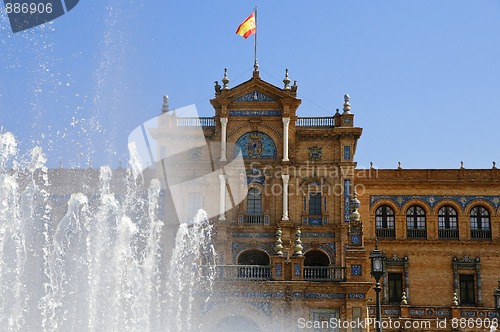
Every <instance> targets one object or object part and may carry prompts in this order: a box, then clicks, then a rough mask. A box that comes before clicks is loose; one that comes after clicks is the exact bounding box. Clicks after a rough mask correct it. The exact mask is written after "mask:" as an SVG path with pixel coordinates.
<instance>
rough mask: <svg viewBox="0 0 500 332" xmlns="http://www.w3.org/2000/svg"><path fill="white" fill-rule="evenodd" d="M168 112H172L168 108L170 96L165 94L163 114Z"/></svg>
mask: <svg viewBox="0 0 500 332" xmlns="http://www.w3.org/2000/svg"><path fill="white" fill-rule="evenodd" d="M168 112H170V110H169V108H168V96H167V95H164V96H163V105H162V107H161V114H165V113H168Z"/></svg>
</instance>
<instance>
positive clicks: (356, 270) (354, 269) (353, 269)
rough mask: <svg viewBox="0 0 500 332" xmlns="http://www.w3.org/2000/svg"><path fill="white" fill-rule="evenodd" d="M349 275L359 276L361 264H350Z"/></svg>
mask: <svg viewBox="0 0 500 332" xmlns="http://www.w3.org/2000/svg"><path fill="white" fill-rule="evenodd" d="M351 275H352V276H360V275H361V265H351Z"/></svg>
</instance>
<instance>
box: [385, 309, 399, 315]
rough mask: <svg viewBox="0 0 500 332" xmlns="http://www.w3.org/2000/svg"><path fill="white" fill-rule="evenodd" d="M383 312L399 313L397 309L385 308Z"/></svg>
mask: <svg viewBox="0 0 500 332" xmlns="http://www.w3.org/2000/svg"><path fill="white" fill-rule="evenodd" d="M384 313H385V314H386V315H399V313H400V312H399V310H398V309H385V310H384Z"/></svg>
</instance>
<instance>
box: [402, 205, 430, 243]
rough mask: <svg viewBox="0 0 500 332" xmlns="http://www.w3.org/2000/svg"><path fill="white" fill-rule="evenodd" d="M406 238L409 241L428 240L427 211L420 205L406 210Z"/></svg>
mask: <svg viewBox="0 0 500 332" xmlns="http://www.w3.org/2000/svg"><path fill="white" fill-rule="evenodd" d="M406 237H407V238H409V239H425V238H427V229H426V222H425V211H424V209H422V208H421V207H420V206H418V205H413V206H410V207H409V208H408V210H406Z"/></svg>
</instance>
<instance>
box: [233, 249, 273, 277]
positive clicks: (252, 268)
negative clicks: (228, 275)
mask: <svg viewBox="0 0 500 332" xmlns="http://www.w3.org/2000/svg"><path fill="white" fill-rule="evenodd" d="M269 264H270V260H269V255H268V254H267V253H265V252H264V251H262V250H256V249H250V250H246V251H244V252H242V253H241V254H240V255H239V256H238V265H243V266H239V267H238V268H237V272H238V274H237V277H238V278H240V279H251V280H269V278H271V267H270V266H269ZM231 271H233V270H231Z"/></svg>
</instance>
